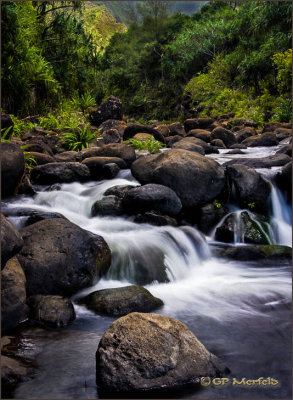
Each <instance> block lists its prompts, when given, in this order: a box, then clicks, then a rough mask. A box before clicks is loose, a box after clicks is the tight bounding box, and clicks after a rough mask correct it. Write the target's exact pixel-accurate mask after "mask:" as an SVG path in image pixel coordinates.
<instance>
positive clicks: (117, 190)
mask: <svg viewBox="0 0 293 400" xmlns="http://www.w3.org/2000/svg"><path fill="white" fill-rule="evenodd" d="M135 186H136V185H135ZM135 186H132V185H117V186H112V187H111V188H109V189H107V190H106V191H105V193H104V196H109V195H113V196H117V197H119V198H120V199H123V197H124V196H125V193H126V192H127V191H128V190H130V189H133V188H134V187H135Z"/></svg>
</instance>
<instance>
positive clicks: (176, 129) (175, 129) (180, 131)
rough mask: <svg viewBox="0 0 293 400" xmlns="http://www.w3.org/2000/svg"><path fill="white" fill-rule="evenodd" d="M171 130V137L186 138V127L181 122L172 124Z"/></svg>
mask: <svg viewBox="0 0 293 400" xmlns="http://www.w3.org/2000/svg"><path fill="white" fill-rule="evenodd" d="M168 128H169V132H170V133H169V135H168V136H176V135H179V136H185V135H186V133H185V130H184V125H183V124H181V123H180V122H173V123H172V124H169V125H168Z"/></svg>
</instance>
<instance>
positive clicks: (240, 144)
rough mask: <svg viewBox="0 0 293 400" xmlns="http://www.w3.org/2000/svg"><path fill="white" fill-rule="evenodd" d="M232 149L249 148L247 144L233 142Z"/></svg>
mask: <svg viewBox="0 0 293 400" xmlns="http://www.w3.org/2000/svg"><path fill="white" fill-rule="evenodd" d="M230 149H243V150H244V149H247V146H245V144H242V143H236V144H233V145H232V146H230Z"/></svg>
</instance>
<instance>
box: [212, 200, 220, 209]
mask: <svg viewBox="0 0 293 400" xmlns="http://www.w3.org/2000/svg"><path fill="white" fill-rule="evenodd" d="M213 205H214V206H215V207H216V208H221V207H222V204H221V203H219V202H218V200H214V202H213Z"/></svg>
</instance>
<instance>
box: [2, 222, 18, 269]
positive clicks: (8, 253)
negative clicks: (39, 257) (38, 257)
mask: <svg viewBox="0 0 293 400" xmlns="http://www.w3.org/2000/svg"><path fill="white" fill-rule="evenodd" d="M22 246H23V240H22V237H21V235H20V234H19V233H18V231H17V230H16V229H15V227H14V226H13V225H12V223H11V222H10V221H8V219H7V218H5V217H4V215H3V214H1V269H3V268H4V266H5V264H6V262H7V261H8V260H9V259H10V258H12V257H13V256H15V254H17V253H18V252H19V251H20V250H21V248H22Z"/></svg>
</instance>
